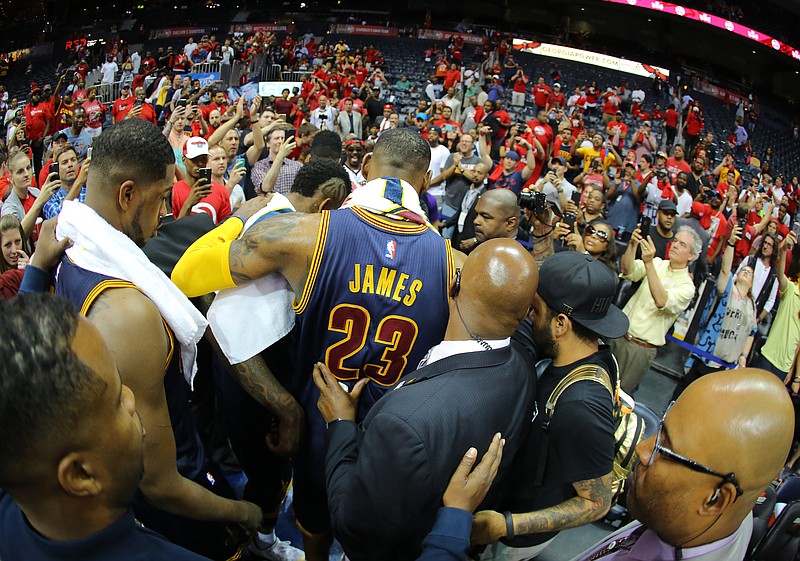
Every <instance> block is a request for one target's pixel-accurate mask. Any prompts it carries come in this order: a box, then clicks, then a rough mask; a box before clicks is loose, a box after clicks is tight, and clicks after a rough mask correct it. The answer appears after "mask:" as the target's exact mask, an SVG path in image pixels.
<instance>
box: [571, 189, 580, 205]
mask: <svg viewBox="0 0 800 561" xmlns="http://www.w3.org/2000/svg"><path fill="white" fill-rule="evenodd" d="M572 202H573V203H575V206H580V204H581V192H580V191H578V190H577V189H575V190H574V191H573V192H572Z"/></svg>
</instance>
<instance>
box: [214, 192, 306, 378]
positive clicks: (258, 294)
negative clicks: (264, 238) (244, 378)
mask: <svg viewBox="0 0 800 561" xmlns="http://www.w3.org/2000/svg"><path fill="white" fill-rule="evenodd" d="M294 210H295V209H294V207H293V206H292V203H290V202H289V199H287V198H286V197H284V196H283V195H281V194H278V193H276V194H274V195H273V196H272V200H270V202H269V204H267V206H265V207H264V208H262V209H261V210H259V211H258V212H257V213H256V214H254V215H253V216H252V217H250V219H249V220H248V221H247V223H246V224H245V225H244V229H243V230H242V233H241V234H240V236H239V237H240V238H241V236H242V235H244V233H245V232H246V231H247V230H248V229H249V228H250V227H251V226H252V225H253V224H255V223H256V222H257V221H258V220H259V219H260V218H261V217H262V216H264V215H265V214H269V213H273V212H274V213H279V212H287V211H291V212H294ZM293 300H294V292H292V288H291V287H290V286H289V283H288V282H286V279H284V278H283V276H282V275H280V274H278V273H272V274H269V275H266V276H263V277H260V278H257V279H253V280H252V281H250V282H248V283H245V284H243V285H241V286H237V287H235V288H228V289H225V290H220V291H219V292H218V293H217V296H216V298H214V302H213V303H212V304H211V307H210V308H209V309H208V322H209V324H210V325H211V331H212V332H213V333H214V337H215V338H216V339H217V343H219V346H220V349H222V352H223V353H224V354H225V357H226V358H227V359H228V361H229V362H230V363H231V364H238V363H240V362H244V361H246V360H248V359H249V358H252V357H254V356H255V355H257V354H258V353H260V352H261V351H263V350H264V349H266V348H268V347H269V346H270V345H273V344H274V343H276V342H277V341H278V340H280V339H281V338H283V337H284V336H285V335H287V334H288V333H289V332H290V331H291V330H292V328H293V327H294V321H295V313H294V309H293V308H292V302H293Z"/></svg>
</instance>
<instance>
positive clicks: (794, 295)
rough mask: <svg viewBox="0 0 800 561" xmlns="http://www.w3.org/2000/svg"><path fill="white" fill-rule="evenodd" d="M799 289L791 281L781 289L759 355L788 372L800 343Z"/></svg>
mask: <svg viewBox="0 0 800 561" xmlns="http://www.w3.org/2000/svg"><path fill="white" fill-rule="evenodd" d="M798 314H800V289H798V287H797V285H796V284H795V283H793V282H792V281H789V282H788V283H786V288H785V289H783V290H781V303H780V305H779V306H778V312H777V313H776V314H775V321H774V322H772V327H771V328H770V330H769V336H768V337H767V342H766V343H764V346H763V347H762V349H761V355H762V356H763V357H764V358H766V359H767V360H768V361H770V362H771V363H772V364H773V366H775V367H776V368H777V369H778V370H781V371H783V372H788V371H789V368H791V367H792V362H793V361H794V354H795V352H796V351H797V345H798V343H800V319H798V318H800V316H798Z"/></svg>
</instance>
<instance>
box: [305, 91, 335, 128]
mask: <svg viewBox="0 0 800 561" xmlns="http://www.w3.org/2000/svg"><path fill="white" fill-rule="evenodd" d="M318 101H319V107H317V108H316V109H314V110H313V111H312V112H311V115H310V116H309V118H308V121H309V122H310V123H311V124H312V125H314V126H315V127H317V129H319V130H328V131H333V129H334V126H335V125H336V113H335V112H334V109H333V107H330V106H329V105H328V97H327V96H324V95H321V96H319V100H318Z"/></svg>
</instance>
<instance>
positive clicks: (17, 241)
mask: <svg viewBox="0 0 800 561" xmlns="http://www.w3.org/2000/svg"><path fill="white" fill-rule="evenodd" d="M0 253H2V256H1V258H0V298H3V299H5V300H10V299H11V298H13V297H14V295H16V294H17V292H18V291H19V285H20V283H21V282H22V272H23V269H25V266H26V265H27V264H28V255H29V253H30V251H29V249H28V247H27V245H26V243H25V232H23V231H22V225H21V224H20V223H19V220H18V219H17V217H16V216H14V215H13V214H7V215H5V216H3V217H2V218H0Z"/></svg>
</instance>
